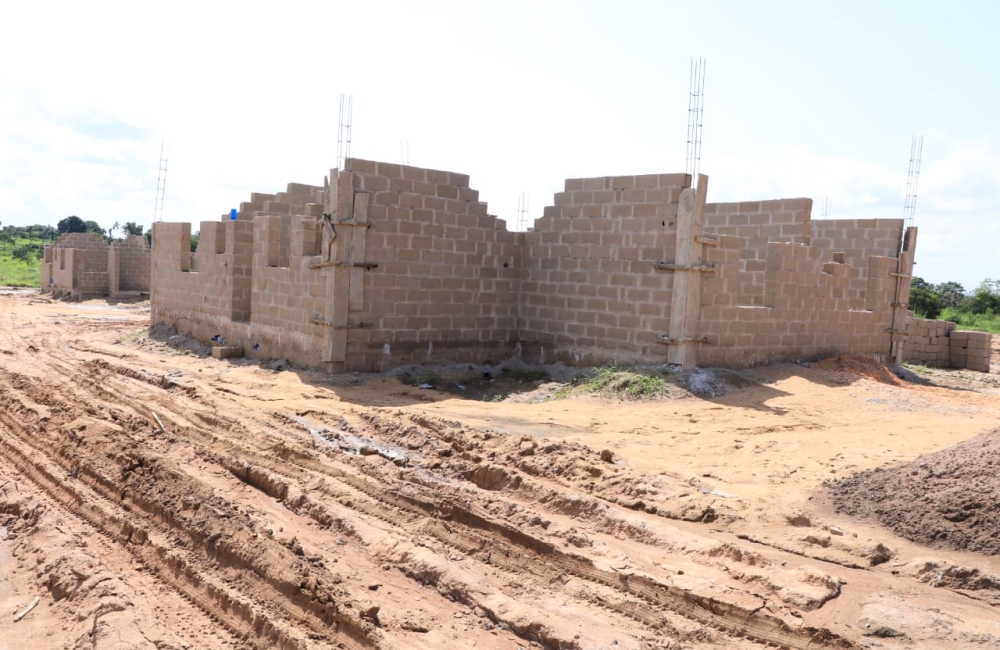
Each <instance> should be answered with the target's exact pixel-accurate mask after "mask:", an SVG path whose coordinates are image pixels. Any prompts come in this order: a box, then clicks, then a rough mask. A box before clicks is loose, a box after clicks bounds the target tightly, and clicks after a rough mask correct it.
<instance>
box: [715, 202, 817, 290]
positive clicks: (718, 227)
mask: <svg viewBox="0 0 1000 650" xmlns="http://www.w3.org/2000/svg"><path fill="white" fill-rule="evenodd" d="M812 203H813V202H812V199H804V198H797V199H775V200H772V201H742V202H739V203H708V204H707V205H706V206H705V231H706V232H707V233H714V234H718V235H732V236H736V237H740V238H742V239H743V241H744V243H743V245H742V247H741V248H740V280H739V288H738V291H739V296H738V298H737V302H738V304H740V305H750V306H755V307H760V306H762V305H763V304H764V273H765V270H766V268H767V260H766V257H767V244H768V242H785V243H791V244H809V243H810V242H809V238H810V226H809V224H810V215H811V214H812Z"/></svg>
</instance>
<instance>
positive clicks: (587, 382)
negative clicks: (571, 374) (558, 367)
mask: <svg viewBox="0 0 1000 650" xmlns="http://www.w3.org/2000/svg"><path fill="white" fill-rule="evenodd" d="M670 388H671V385H670V382H668V381H667V380H666V379H664V378H663V377H662V376H660V375H657V374H650V373H645V372H638V371H634V370H623V369H621V368H618V367H617V366H606V367H604V368H597V369H596V370H595V371H594V373H593V374H592V375H579V376H577V377H576V378H574V379H573V381H572V382H571V383H570V384H568V385H567V386H565V387H564V388H561V389H559V390H558V391H556V392H555V395H554V397H555V399H564V398H566V397H569V396H570V395H572V394H574V393H596V394H598V395H602V396H605V397H614V398H619V399H628V400H641V399H654V398H657V397H660V396H663V395H667V394H669V393H670Z"/></svg>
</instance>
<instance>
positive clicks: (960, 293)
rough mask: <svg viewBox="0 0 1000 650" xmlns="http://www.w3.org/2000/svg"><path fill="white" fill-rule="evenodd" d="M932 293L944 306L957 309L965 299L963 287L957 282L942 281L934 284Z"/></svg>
mask: <svg viewBox="0 0 1000 650" xmlns="http://www.w3.org/2000/svg"><path fill="white" fill-rule="evenodd" d="M934 293H936V294H937V296H938V298H940V299H941V304H942V305H944V306H945V307H951V308H952V309H958V308H959V307H961V305H962V303H963V302H964V301H965V287H963V286H962V285H961V284H959V283H958V282H942V283H941V284H936V285H934Z"/></svg>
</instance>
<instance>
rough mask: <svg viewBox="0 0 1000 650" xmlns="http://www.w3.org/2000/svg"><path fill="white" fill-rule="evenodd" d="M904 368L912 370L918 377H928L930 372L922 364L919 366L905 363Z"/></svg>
mask: <svg viewBox="0 0 1000 650" xmlns="http://www.w3.org/2000/svg"><path fill="white" fill-rule="evenodd" d="M903 367H904V368H906V369H907V370H911V371H913V372H915V373H917V374H918V375H926V374H927V373H929V372H930V369H929V368H928V367H927V366H925V365H924V364H922V363H919V364H912V363H904V364H903Z"/></svg>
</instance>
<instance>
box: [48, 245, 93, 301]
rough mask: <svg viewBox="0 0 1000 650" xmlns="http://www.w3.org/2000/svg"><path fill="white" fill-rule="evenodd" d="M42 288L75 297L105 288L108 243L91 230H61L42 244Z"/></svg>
mask: <svg viewBox="0 0 1000 650" xmlns="http://www.w3.org/2000/svg"><path fill="white" fill-rule="evenodd" d="M43 260H44V261H43V263H42V269H41V274H42V277H41V285H40V286H41V287H42V291H56V292H66V293H68V294H70V295H71V296H73V297H75V298H79V297H81V296H83V295H103V294H105V293H107V291H108V244H107V242H105V241H104V238H103V237H101V236H100V235H97V234H95V233H79V232H74V233H65V234H63V235H60V237H59V239H57V240H56V241H54V242H53V243H52V244H50V245H49V246H46V247H45V251H44V254H43Z"/></svg>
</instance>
